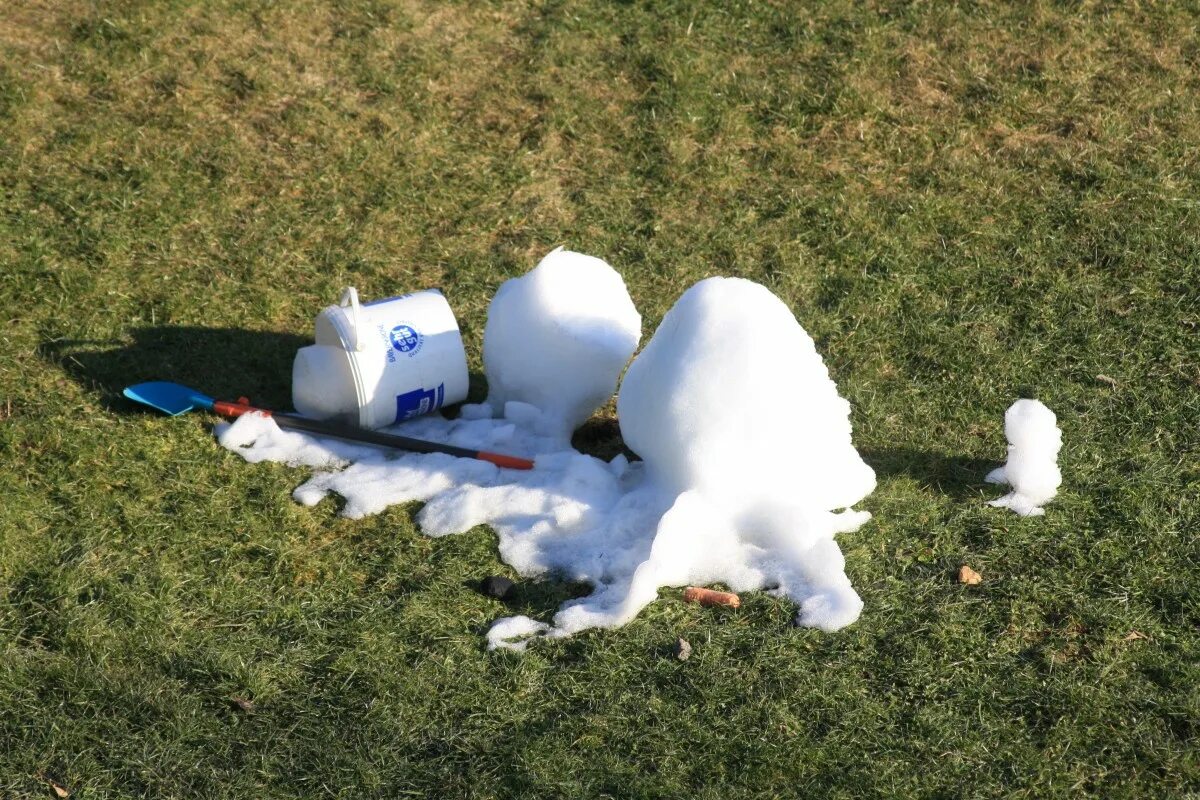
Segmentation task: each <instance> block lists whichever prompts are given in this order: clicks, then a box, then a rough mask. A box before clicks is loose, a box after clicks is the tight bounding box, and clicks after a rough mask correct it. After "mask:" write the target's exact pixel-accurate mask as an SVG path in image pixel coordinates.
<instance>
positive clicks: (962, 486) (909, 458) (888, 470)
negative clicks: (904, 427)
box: [861, 447, 1001, 498]
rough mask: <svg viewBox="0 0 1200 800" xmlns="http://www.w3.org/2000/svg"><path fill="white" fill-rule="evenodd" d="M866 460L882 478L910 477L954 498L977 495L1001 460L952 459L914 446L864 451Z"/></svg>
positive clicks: (965, 457) (964, 457) (967, 457)
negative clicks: (984, 480)
mask: <svg viewBox="0 0 1200 800" xmlns="http://www.w3.org/2000/svg"><path fill="white" fill-rule="evenodd" d="M861 453H862V457H863V460H864V461H866V462H867V463H868V464H870V465H871V468H872V469H874V470H875V474H876V475H878V476H879V477H880V478H886V477H891V476H896V475H907V476H908V477H910V478H912V479H913V480H915V481H916V482H917V483H919V484H921V485H922V486H924V487H926V488H928V489H933V490H934V491H937V492H942V493H943V494H947V495H950V496H951V497H955V498H962V497H968V496H974V495H976V494H978V492H979V489H981V488H982V487H983V486H985V485H986V484H984V482H983V477H984V476H985V475H987V474H988V472H989V471H990V470H992V469H993V468H995V467H997V466H999V465H1000V463H1001V462H1000V461H996V460H994V459H986V458H972V457H970V456H949V455H944V454H942V453H934V452H930V451H926V450H918V449H916V448H911V447H895V448H879V449H864V450H862V451H861Z"/></svg>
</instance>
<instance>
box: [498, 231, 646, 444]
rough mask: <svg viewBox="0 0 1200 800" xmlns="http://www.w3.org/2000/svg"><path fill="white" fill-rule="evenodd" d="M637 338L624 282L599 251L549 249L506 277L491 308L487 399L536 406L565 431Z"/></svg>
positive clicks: (590, 406) (612, 380)
mask: <svg viewBox="0 0 1200 800" xmlns="http://www.w3.org/2000/svg"><path fill="white" fill-rule="evenodd" d="M641 337H642V317H641V315H640V314H638V312H637V309H636V308H634V305H633V301H632V300H631V299H630V297H629V292H628V291H627V290H626V289H625V282H624V281H623V280H622V279H621V276H620V275H619V274H618V273H617V271H616V270H614V269H613V268H612V267H610V266H609V265H608V264H607V263H605V262H604V261H602V260H601V259H599V258H594V257H592V256H587V255H583V254H582V253H574V252H571V251H570V250H563V249H562V248H561V247H560V248H558V249H556V250H554V251H552V252H550V253H549V254H548V255H547V256H546V257H545V258H543V259H542V260H541V263H539V264H538V265H537V266H536V267H534V268H533V269H532V270H531V271H530V272H528V273H526V274H525V275H523V276H521V277H520V278H513V279H512V280H509V281H506V282H505V283H504V284H503V285H502V286H501V287H500V289H499V290H498V291H497V292H496V296H495V297H494V298H493V299H492V304H491V306H490V307H489V309H488V321H487V328H486V329H485V330H484V335H483V364H484V371H485V372H486V374H487V380H488V399H487V402H488V405H490V406H491V408H492V411H493V412H494V413H495V414H496V415H502V414H503V413H504V406H505V404H506V403H509V402H512V401H517V402H521V403H528V404H529V405H532V406H536V407H537V408H538V409H539V410H540V411H541V412H542V414H543V417H544V419H545V420H546V422H545V425H546V428H547V432H548V433H554V434H556V435H561V436H570V434H571V431H572V430H574V429H575V428H576V427H578V426H579V425H580V424H581V423H582V422H583V421H584V420H586V419H587V418H588V417H589V416H591V414H592V412H593V411H595V410H596V409H597V408H599V407H600V406H601V405H603V404H604V403H605V402H607V401H608V399H609V398H610V397H611V396H612V393H613V391H614V390H615V389H616V386H617V378H618V377H619V376H620V374H621V370H622V369H623V368H624V367H625V364H626V362H628V361H629V357H630V356H631V355H633V351H634V350H636V349H637V345H638V341H639V340H640V339H641Z"/></svg>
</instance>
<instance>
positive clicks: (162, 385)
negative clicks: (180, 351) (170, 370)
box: [124, 381, 533, 469]
mask: <svg viewBox="0 0 1200 800" xmlns="http://www.w3.org/2000/svg"><path fill="white" fill-rule="evenodd" d="M124 394H125V396H126V397H128V398H129V399H130V400H135V401H137V402H139V403H142V404H144V405H148V406H150V407H151V408H157V409H158V410H159V411H162V412H164V413H166V414H170V415H171V416H172V417H176V416H179V415H180V414H184V413H186V412H188V411H192V410H194V409H204V410H206V411H212V412H214V413H217V414H220V415H221V416H223V417H229V418H230V419H233V418H236V417H240V416H241V415H242V414H248V413H251V412H258V413H259V414H266V415H267V416H268V417H271V418H272V419H273V420H275V424H276V425H278V426H279V427H281V428H287V429H289V430H294V431H304V432H305V433H315V434H316V435H318V436H332V437H333V438H335V439H347V440H349V441H353V442H366V443H367V444H375V445H380V446H381V447H392V448H395V449H397V450H408V451H411V452H413V453H446V454H447V455H451V456H458V457H459V458H478V459H480V460H481V461H490V462H491V463H493V464H495V465H496V466H498V467H508V468H509V469H533V462H532V461H530V460H529V459H527V458H517V457H516V456H506V455H502V454H500V453H489V452H488V451H486V450H471V449H470V448H467V447H455V446H454V445H452V444H442V443H440V442H427V441H425V440H424V439H413V438H411V437H409V436H395V435H393V434H390V433H379V432H378V431H372V430H367V429H365V428H355V427H353V426H350V425H342V424H339V423H336V422H327V421H321V420H315V419H308V418H307V417H298V416H296V415H294V414H276V413H274V412H272V411H267V410H266V409H265V408H256V407H255V406H252V405H250V401H249V400H247V399H246V398H244V397H242V398H240V399H239V400H238V401H237V402H236V403H230V402H227V401H225V400H214V399H213V398H211V397H209V396H208V395H206V394H203V393H201V392H197V391H196V390H195V389H189V388H188V387H186V386H183V385H181V384H178V383H171V382H169V381H151V382H149V383H139V384H136V385H134V386H129V387H126V389H125V392H124Z"/></svg>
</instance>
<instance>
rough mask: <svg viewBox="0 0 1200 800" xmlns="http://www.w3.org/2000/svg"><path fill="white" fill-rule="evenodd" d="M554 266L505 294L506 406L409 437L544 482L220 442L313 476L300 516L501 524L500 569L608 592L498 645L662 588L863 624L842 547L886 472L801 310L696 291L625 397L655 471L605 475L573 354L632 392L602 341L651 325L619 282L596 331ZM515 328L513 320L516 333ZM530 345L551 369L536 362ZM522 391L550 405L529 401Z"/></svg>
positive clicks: (624, 614)
mask: <svg viewBox="0 0 1200 800" xmlns="http://www.w3.org/2000/svg"><path fill="white" fill-rule="evenodd" d="M559 255H560V256H567V255H569V256H570V257H571V259H572V261H574V260H575V258H576V254H559ZM551 256H555V254H551ZM548 258H549V257H548ZM578 258H585V257H581V256H580V257H578ZM551 263H552V264H553V263H554V262H551ZM597 263H599V264H602V262H597ZM545 265H546V262H545V261H544V262H543V264H542V265H541V266H539V268H538V270H541V269H542V268H543V267H544V266H545ZM604 268H605V269H608V268H607V266H606V265H605V266H604ZM556 269H557V268H556ZM538 270H535V271H534V273H531V274H530V276H527V277H526V278H522V279H519V281H517V282H510V283H509V284H506V286H515V288H514V289H511V290H508V291H507V292H506V294H508V299H506V300H505V301H504V302H501V298H500V297H499V296H497V298H496V302H495V303H493V305H492V309H491V318H490V319H489V321H488V342H489V345H488V346H487V347H486V348H485V359H487V363H486V365H485V366H486V367H487V371H488V375H489V377H490V376H493V375H495V376H497V384H499V388H495V389H494V391H493V394H492V395H491V396H489V402H490V403H495V404H500V405H497V406H496V407H495V408H494V409H493V408H492V407H481V406H466V407H464V409H463V413H462V415H461V416H460V417H459V418H458V419H455V420H447V419H444V418H441V417H438V416H430V417H424V418H420V419H416V420H412V421H409V422H406V423H403V424H402V425H398V426H395V427H394V428H393V430H395V431H396V432H400V433H403V434H405V435H409V436H416V437H419V438H425V439H433V440H438V441H444V442H449V443H452V444H456V445H460V446H464V447H472V448H476V449H487V450H494V451H499V452H504V453H510V454H512V455H519V456H526V457H533V458H535V463H536V466H535V468H534V469H533V470H530V471H528V472H521V471H515V470H502V469H499V468H497V467H495V466H494V465H492V464H489V463H486V462H482V461H475V460H472V459H459V458H452V457H449V456H444V455H436V454H434V455H423V454H414V453H395V452H387V451H380V450H370V449H368V448H363V447H360V446H357V445H350V444H346V443H340V442H334V441H330V440H316V439H313V438H311V437H307V436H303V435H300V434H295V433H291V432H284V431H281V430H280V429H279V428H278V427H277V426H276V425H275V423H274V422H273V421H272V420H271V419H270V418H267V417H261V416H250V415H247V416H244V417H242V418H241V419H239V420H238V421H237V422H235V423H233V424H232V425H225V426H221V428H220V430H219V438H220V441H221V443H222V444H223V445H225V446H226V447H228V448H230V449H232V450H234V451H235V452H238V453H240V454H241V455H242V456H243V457H245V458H247V459H248V460H262V459H271V460H276V461H284V462H287V463H292V464H304V465H308V466H312V467H316V468H317V471H316V472H315V473H314V475H313V476H312V478H311V479H310V480H308V481H307V482H306V483H304V484H303V485H302V486H300V487H299V488H298V489H296V491H295V493H294V497H295V498H296V500H297V501H299V502H302V503H305V504H308V505H311V504H314V503H317V502H319V501H320V500H321V498H323V497H325V496H326V495H327V494H329V493H331V492H332V493H336V494H339V495H341V496H342V497H344V498H345V500H346V505H345V508H344V509H343V512H342V513H343V514H345V515H347V516H351V517H358V516H362V515H365V514H373V513H377V512H378V511H380V510H382V509H384V508H386V507H387V506H389V505H392V504H395V503H402V502H407V501H410V500H425V501H427V503H426V505H425V507H424V508H423V509H422V510H421V512H420V513H419V514H418V516H417V522H418V524H419V525H420V527H421V529H422V530H423V531H424V532H425V533H426V534H428V535H430V536H444V535H448V534H453V533H458V532H462V531H466V530H469V529H470V528H472V527H474V526H476V525H479V524H487V525H490V526H492V528H494V529H495V531H496V533H497V535H498V539H499V550H500V555H501V558H503V559H504V561H506V562H507V563H509V564H510V565H512V566H513V568H514V569H515V570H516V571H517V572H518V573H520V574H521V575H524V576H550V575H553V576H555V577H558V578H562V579H567V580H574V581H586V582H589V583H591V584H592V585H593V586H594V587H595V588H594V591H593V593H592V594H591V595H589V596H588V597H584V598H580V599H577V600H572V601H570V602H568V603H567V604H565V605H564V606H563V607H562V608H561V609H560V610H559V612H558V613H557V614H556V615H555V617H554V619H553V622H552V623H551V624H547V623H545V622H541V621H537V620H533V619H529V618H527V617H509V618H505V619H501V620H498V621H497V622H496V623H495V625H494V626H493V627H492V629H491V630H490V631H489V633H488V646H489V648H497V647H506V648H516V649H523V648H524V646H525V644H526V643H527V642H528V641H530V640H531V639H532V638H534V637H538V636H551V637H561V636H568V635H571V634H573V633H575V632H578V631H582V630H585V629H588V628H596V627H616V626H619V625H623V624H625V623H626V622H628V621H629V620H631V619H633V618H634V617H635V616H636V615H637V614H638V612H639V611H640V610H641V609H642V608H644V607H645V606H646V605H647V604H648V603H650V602H652V601H653V600H654V599H655V597H656V596H657V591H658V589H659V588H660V587H663V586H681V585H684V584H707V583H712V582H716V581H722V582H725V583H727V584H729V585H730V587H731V588H733V589H734V590H735V591H744V590H750V589H756V588H766V589H769V590H772V591H774V592H775V593H777V594H780V595H786V596H788V597H790V598H791V599H793V600H794V601H796V602H797V603H799V604H800V608H801V611H800V615H799V622H801V623H802V624H805V625H811V626H816V627H820V628H822V629H825V630H835V629H837V628H840V627H842V626H844V625H847V624H849V623H851V622H853V621H854V620H855V619H856V618H857V617H858V615H859V613H860V611H861V608H862V602H861V600H860V599H859V597H858V595H857V594H856V593H855V592H854V589H853V588H852V587H851V586H850V582H849V580H848V579H847V577H846V575H845V572H844V560H843V558H842V554H841V551H840V550H839V548H838V545H837V543H836V542H835V540H834V536H835V534H837V533H840V532H845V531H851V530H854V529H856V528H857V527H858V526H860V525H861V524H862V523H863V522H865V521H866V520H867V519H869V518H870V515H869V514H867V513H866V512H855V511H848V510H843V509H848V508H849V507H850V506H851V505H853V504H854V503H856V502H858V501H859V500H861V499H862V498H863V497H864V496H866V495H867V494H868V493H869V492H870V491H871V490H872V489H873V488H874V485H875V476H874V473H873V472H872V471H871V469H870V468H869V467H867V466H866V465H865V464H863V462H862V460H861V459H860V458H859V457H858V454H857V452H855V450H854V448H853V446H852V444H851V441H850V423H849V418H848V415H849V410H850V409H849V405H848V404H847V403H846V401H845V400H843V399H842V398H841V397H839V396H838V394H837V388H836V386H835V385H834V383H833V381H832V380H830V378H829V375H828V372H827V371H826V369H825V366H824V364H823V363H822V361H821V358H820V356H819V355H818V354H817V352H816V350H815V348H814V346H813V342H812V340H811V339H810V338H809V337H808V335H807V334H806V333H805V332H804V330H803V329H802V328H801V327H800V325H799V324H798V323H797V322H796V320H795V318H794V317H793V316H792V314H791V312H790V311H789V310H788V308H787V307H786V306H785V305H784V304H783V303H782V302H781V301H780V300H778V299H777V298H775V297H774V296H773V295H772V294H771V293H770V292H769V291H767V290H766V289H765V288H763V287H761V286H758V285H757V284H754V283H751V282H749V281H743V280H737V279H721V278H714V279H710V280H707V281H703V282H701V283H700V284H697V285H696V286H694V287H693V288H692V289H690V290H689V291H688V292H687V293H685V294H684V296H683V297H682V298H681V299H680V301H679V302H678V303H677V304H676V306H675V307H674V308H673V309H672V310H671V311H670V312H669V313H668V314H667V317H666V319H664V321H663V324H662V326H661V327H660V329H659V330H658V332H657V333H656V334H655V335H654V337H653V339H652V340H651V341H650V343H649V344H648V345H647V346H646V349H645V351H644V352H643V353H642V354H641V355H640V356H639V357H638V358H637V359H636V360H635V362H634V364H633V365H632V366H631V367H630V369H629V372H628V375H627V377H626V379H625V382H624V384H623V386H622V389H621V396H620V400H619V412H620V418H621V428H622V432H623V434H624V435H625V438H626V441H627V443H628V444H629V445H630V447H631V448H632V449H634V450H635V451H636V452H638V453H639V454H640V455H641V456H642V457H643V458H644V459H645V460H644V461H642V462H635V463H629V462H628V461H627V460H626V459H625V458H624V457H623V456H617V457H616V458H614V459H613V460H612V461H611V462H607V463H606V462H604V461H601V460H599V459H596V458H593V457H591V456H587V455H583V454H581V453H578V452H576V451H574V450H572V449H570V447H569V445H567V444H566V443H565V441H564V430H566V432H567V433H569V427H567V426H571V425H573V424H575V422H576V421H577V420H579V419H580V416H579V415H580V414H581V413H584V410H585V409H586V410H587V411H590V410H591V409H592V408H594V407H595V405H597V404H599V403H600V402H603V401H604V399H605V395H604V394H603V393H601V391H600V388H601V387H600V385H599V384H600V382H599V381H595V382H592V383H589V384H588V385H587V387H586V389H585V388H583V387H581V385H580V383H577V382H575V381H572V380H569V379H567V378H568V377H569V376H570V375H573V374H575V373H576V372H578V377H579V380H580V381H584V379H586V380H587V381H591V379H592V378H594V377H595V376H594V375H593V374H592V371H591V369H586V370H585V369H583V368H582V365H581V364H580V363H578V362H576V361H573V360H572V359H571V358H570V357H568V354H569V353H573V354H576V357H577V358H579V359H584V358H587V359H591V361H590V363H592V364H594V365H595V364H599V365H601V366H604V367H605V369H608V370H611V371H610V372H608V373H606V375H609V376H611V379H615V376H616V374H617V372H618V371H619V369H620V362H619V361H618V359H617V356H618V354H619V353H618V351H617V350H616V349H615V347H614V348H612V349H606V347H605V346H603V342H604V340H605V338H606V337H607V334H603V335H595V336H590V335H588V332H589V331H596V330H602V331H607V332H608V333H610V334H613V338H615V336H616V333H615V332H616V331H621V330H623V331H624V332H625V333H624V335H625V338H624V340H623V341H624V343H625V344H623V345H622V347H625V346H628V347H632V346H633V345H632V344H631V342H636V339H637V331H636V327H637V326H635V325H634V324H632V323H634V322H635V320H636V312H633V313H632V315H630V314H627V313H626V311H628V310H629V309H627V308H626V305H625V304H626V302H627V301H628V296H627V295H626V294H625V292H624V288H623V286H622V287H620V288H621V291H620V292H616V291H615V290H613V291H611V292H609V294H607V295H603V294H601V293H600V290H598V289H597V290H595V292H594V293H593V294H592V295H591V297H592V299H593V300H597V299H598V301H597V305H607V306H610V307H607V308H604V307H601V308H599V311H600V312H604V313H596V312H591V316H588V315H587V314H585V313H584V312H583V306H582V305H579V306H574V305H572V303H574V302H575V300H576V299H578V298H577V297H576V292H575V288H574V287H573V286H570V285H564V284H560V283H557V282H556V281H557V278H552V277H547V278H546V279H545V280H543V279H542V278H541V277H538V278H537V279H535V280H530V278H532V277H533V276H534V275H535V274H536V273H538ZM553 273H554V271H553V270H548V271H547V272H546V275H548V276H550V275H553ZM597 274H599V273H597ZM618 280H619V278H618ZM520 281H529V282H528V283H527V284H521V283H520ZM598 283H603V281H598ZM535 309H541V310H537V311H535ZM568 309H570V310H571V313H566V312H567V310H568ZM534 313H538V314H540V313H552V314H554V315H556V316H557V318H558V319H559V320H560V322H559V325H558V327H557V328H553V329H551V328H546V327H543V328H541V330H542V333H539V334H538V336H547V337H550V338H548V339H545V340H541V339H537V338H535V337H533V336H526V335H523V334H521V331H522V330H525V331H527V330H528V329H529V327H530V326H531V325H532V326H540V325H542V323H543V322H544V321H538V320H536V319H533V318H531V317H529V316H528V315H530V314H534ZM510 314H511V315H515V317H516V318H515V319H511V320H509V319H504V318H503V317H506V316H508V315H510ZM622 319H623V320H624V322H623V323H619V324H618V323H617V322H615V321H616V320H622ZM584 320H592V321H593V322H592V323H585V322H584ZM556 345H559V346H561V347H562V348H563V349H562V351H557V350H556V349H555V347H556ZM530 347H536V348H537V349H538V350H539V351H540V353H541V356H540V357H539V358H537V359H533V360H532V361H531V360H530V359H529V358H528V356H527V355H526V351H527V350H528V349H529V348H530ZM602 353H607V355H605V356H604V357H603V358H602V357H601V354H602ZM605 359H607V360H605ZM502 365H503V366H502ZM510 369H511V370H512V371H513V372H514V373H515V375H516V376H517V378H518V379H517V380H509V381H508V382H507V383H502V382H501V381H500V380H499V379H500V377H501V375H500V373H508V371H509V370H510ZM504 377H505V378H507V377H509V376H508V375H507V374H506V375H505V376H504ZM606 380H608V378H606ZM543 381H544V382H545V384H544V385H543ZM495 385H496V384H494V386H495ZM514 393H517V394H520V396H522V397H529V398H531V399H536V400H537V401H538V402H540V403H542V406H541V407H539V406H537V405H534V404H530V403H528V402H522V401H518V400H515V399H512V394H514ZM538 393H541V394H538ZM535 395H536V396H535ZM502 400H504V402H503V403H502V404H501V401H502ZM493 413H497V414H502V417H499V418H492V416H491V415H492V414H493Z"/></svg>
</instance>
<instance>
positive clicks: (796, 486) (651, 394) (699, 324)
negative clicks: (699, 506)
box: [617, 278, 875, 511]
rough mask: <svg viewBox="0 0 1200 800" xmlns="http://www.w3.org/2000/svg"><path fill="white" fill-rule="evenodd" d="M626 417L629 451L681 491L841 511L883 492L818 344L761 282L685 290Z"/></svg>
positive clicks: (651, 349) (752, 503)
mask: <svg viewBox="0 0 1200 800" xmlns="http://www.w3.org/2000/svg"><path fill="white" fill-rule="evenodd" d="M617 413H618V416H619V418H620V421H621V433H622V435H623V436H624V437H625V443H626V444H627V445H628V446H629V447H630V448H631V449H632V450H634V452H636V453H637V454H638V455H640V456H642V458H644V459H645V460H646V464H647V468H648V469H650V470H651V471H652V472H653V474H654V475H655V477H656V478H657V479H658V480H659V481H660V482H661V483H662V484H663V485H664V486H668V487H670V488H671V489H673V490H674V491H677V492H683V491H686V490H688V489H699V490H701V491H702V492H703V493H704V494H705V495H709V496H717V497H728V498H735V499H739V500H738V502H739V503H740V504H742V505H744V506H745V507H746V508H747V510H748V511H752V510H753V509H755V508H761V507H762V504H767V505H776V504H778V503H780V502H787V503H789V504H799V505H803V506H805V507H807V508H814V509H821V510H826V511H831V510H834V509H839V508H848V507H849V506H852V505H854V504H855V503H857V502H858V501H859V500H861V499H862V498H864V497H866V496H867V495H868V494H870V493H871V492H872V491H873V490H874V488H875V473H874V472H873V471H872V470H871V468H870V467H868V466H867V465H866V464H864V463H863V461H862V459H861V458H860V457H859V455H858V452H857V451H856V450H855V449H854V446H853V445H852V444H851V442H850V418H849V415H850V404H849V403H847V402H846V401H845V400H843V399H842V398H841V397H840V396H839V395H838V392H837V386H835V385H834V382H833V381H832V380H831V379H830V377H829V372H828V370H827V369H826V368H825V364H824V363H823V362H822V361H821V356H820V355H818V354H817V351H816V347H815V346H814V345H813V341H812V339H811V338H810V337H809V335H808V334H807V333H806V332H805V331H804V329H803V328H802V327H800V324H799V323H798V322H796V318H795V317H793V316H792V312H791V311H790V310H789V309H788V307H787V306H786V305H784V303H783V302H782V301H781V300H779V298H777V297H776V296H775V295H773V294H771V292H770V291H768V290H767V289H766V288H765V287H763V286H760V285H758V284H757V283H753V282H751V281H747V280H742V279H740V278H709V279H708V280H704V281H701V282H700V283H697V284H696V285H695V286H693V287H692V288H691V289H689V290H688V291H687V292H685V293H684V295H683V296H682V297H681V298H680V299H679V302H678V303H676V304H675V306H674V307H673V308H672V309H671V310H670V312H668V314H667V316H666V317H665V318H664V319H663V321H662V325H661V326H659V329H658V331H657V332H656V333H655V334H654V337H653V338H652V339H651V340H650V343H649V344H648V345H646V348H645V350H643V351H642V353H641V354H639V355H638V357H637V359H636V360H635V361H634V362H633V364H632V365H631V366H630V367H629V372H628V373H627V374H626V376H625V380H624V382H623V383H622V384H621V396H620V398H619V400H618V405H617Z"/></svg>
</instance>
